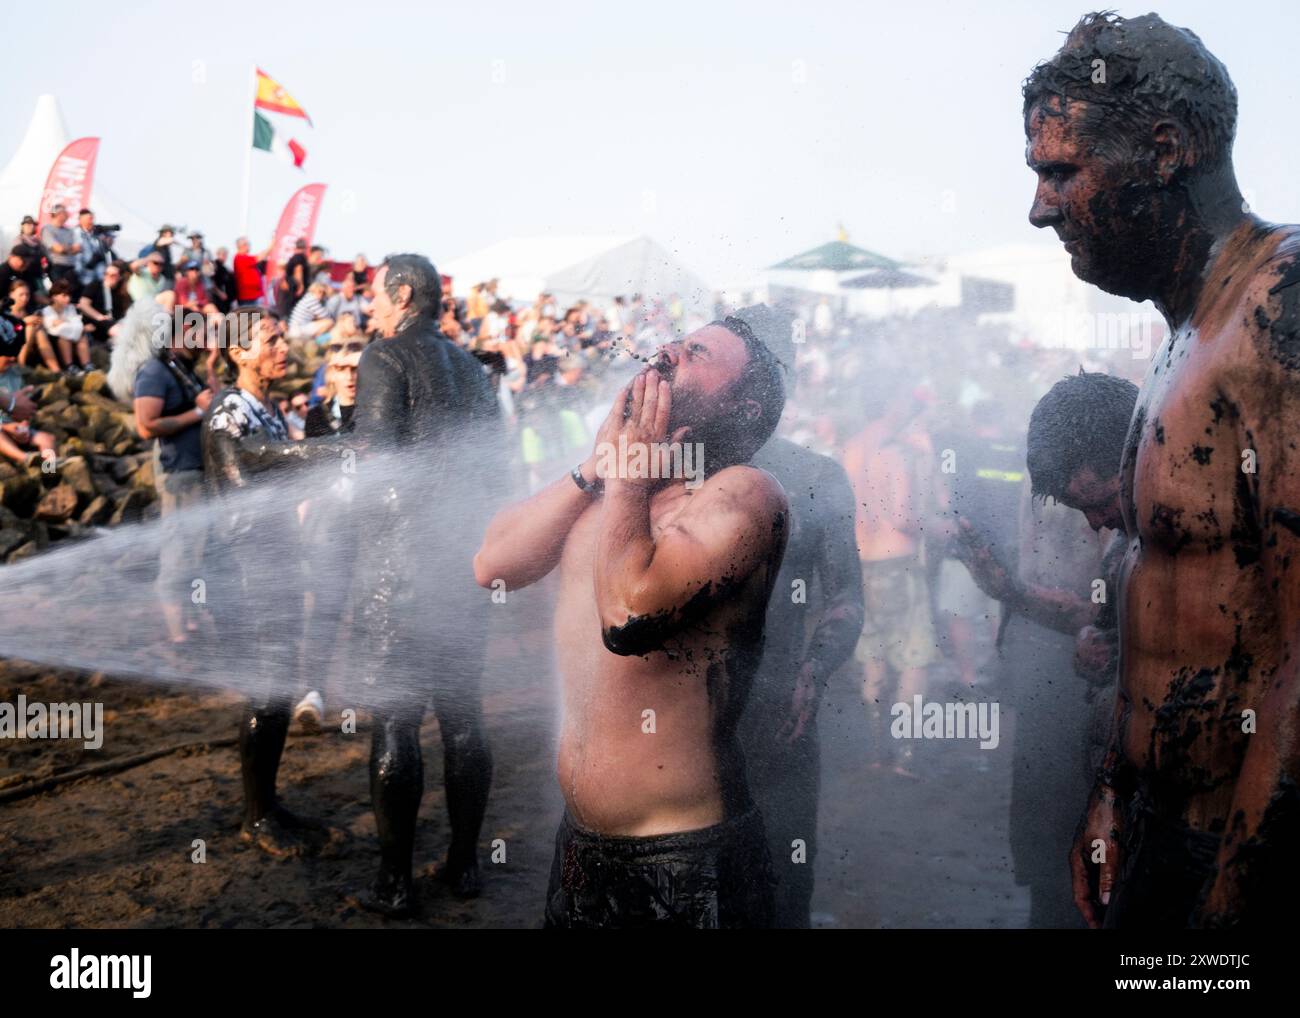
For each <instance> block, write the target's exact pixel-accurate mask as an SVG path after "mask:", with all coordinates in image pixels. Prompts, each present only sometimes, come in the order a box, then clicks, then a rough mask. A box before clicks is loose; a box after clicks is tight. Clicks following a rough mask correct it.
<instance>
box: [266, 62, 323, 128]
mask: <svg viewBox="0 0 1300 1018" xmlns="http://www.w3.org/2000/svg"><path fill="white" fill-rule="evenodd" d="M253 105H254V106H255V107H256V108H257V109H259V110H269V111H270V112H272V113H283V114H285V115H286V116H290V117H302V119H303V120H305V121H307V123H309V124H310V123H311V117H309V116H307V111H306V110H304V109H303V108H302V107H301V106H299V105H298V103H297V101H296V100H295V99H294V98H293V96H291V95H290V94H289V93H288V92H286V91H285V90H284V87H283V86H282V85H281V84H280V83H279V82H278V81H276V80H275V79H274V78H272V77H270V76H269V75H268V74H267V73H266V72H265V71H263V70H262V69H261V68H260V67H259V68H258V69H257V96H256V98H255V99H254V100H253Z"/></svg>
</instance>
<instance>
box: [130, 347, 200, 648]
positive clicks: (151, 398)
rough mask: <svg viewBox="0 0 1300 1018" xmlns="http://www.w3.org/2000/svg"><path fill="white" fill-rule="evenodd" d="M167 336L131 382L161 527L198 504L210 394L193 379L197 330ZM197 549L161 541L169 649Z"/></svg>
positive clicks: (177, 638) (179, 631) (178, 636)
mask: <svg viewBox="0 0 1300 1018" xmlns="http://www.w3.org/2000/svg"><path fill="white" fill-rule="evenodd" d="M195 330H196V331H195V332H193V333H182V334H181V335H177V334H176V333H175V332H172V333H170V334H169V336H168V342H167V344H166V345H165V346H164V347H163V348H162V349H161V350H160V351H159V352H158V356H156V357H154V358H153V359H151V360H148V361H146V362H145V363H144V364H143V365H141V367H140V369H139V371H137V372H136V376H135V386H134V393H135V398H134V402H135V423H136V429H137V431H138V432H139V434H140V437H141V438H156V439H157V440H158V441H157V443H156V449H155V457H154V484H155V487H156V488H157V490H158V498H159V500H160V504H161V505H160V507H161V510H162V518H163V527H164V529H166V528H167V527H168V525H169V521H170V518H171V517H173V516H174V514H175V513H176V512H178V511H179V510H182V509H185V508H187V507H188V506H191V505H194V504H196V503H198V502H201V501H202V500H203V448H202V428H201V427H200V425H201V424H202V422H203V415H204V414H205V413H206V412H207V409H208V405H209V404H210V403H211V402H212V390H211V389H209V388H207V387H206V386H205V385H204V383H203V382H202V381H200V379H199V377H198V376H197V375H196V374H195V371H194V368H195V364H196V363H197V356H198V350H200V349H201V348H202V336H203V333H202V330H201V327H198V326H195ZM202 551H203V549H202V545H201V544H200V545H199V546H198V547H192V546H191V547H185V546H183V544H182V542H181V541H179V540H176V539H168V540H164V541H163V543H162V552H161V554H160V556H159V560H158V598H159V601H160V602H161V604H162V609H163V618H164V620H165V621H166V624H167V631H168V634H169V635H170V637H171V639H172V642H173V643H182V642H184V640H185V630H184V627H183V625H182V618H181V611H182V606H183V605H185V604H188V603H189V598H188V585H189V576H190V575H192V573H193V565H192V564H193V563H195V562H197V561H198V560H199V558H200V557H201V555H202Z"/></svg>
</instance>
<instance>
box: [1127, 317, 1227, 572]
mask: <svg viewBox="0 0 1300 1018" xmlns="http://www.w3.org/2000/svg"><path fill="white" fill-rule="evenodd" d="M1224 343H1225V337H1224V336H1222V335H1203V334H1202V335H1198V334H1197V333H1195V332H1193V331H1191V330H1185V331H1183V332H1180V333H1178V334H1176V335H1175V336H1173V337H1172V339H1171V340H1170V341H1168V342H1167V343H1166V344H1165V346H1163V347H1162V348H1161V349H1160V350H1159V351H1158V352H1157V354H1156V358H1155V361H1154V362H1153V364H1152V366H1151V369H1150V370H1149V371H1148V373H1147V377H1146V381H1145V382H1144V383H1143V387H1142V393H1141V395H1140V397H1139V399H1138V405H1137V408H1136V411H1135V413H1134V417H1133V422H1132V425H1131V428H1130V432H1129V438H1128V443H1127V448H1126V451H1125V460H1124V463H1123V474H1122V477H1123V480H1124V491H1123V497H1124V503H1125V513H1126V514H1127V515H1128V517H1129V528H1130V532H1131V533H1134V532H1135V533H1136V534H1137V535H1138V536H1139V538H1140V539H1141V547H1142V551H1143V553H1144V554H1157V555H1159V554H1167V555H1180V554H1183V553H1191V554H1195V553H1196V552H1204V553H1211V554H1212V553H1216V552H1220V551H1229V550H1234V549H1235V550H1240V551H1242V552H1243V553H1248V551H1249V547H1248V546H1249V545H1250V543H1251V539H1252V534H1251V533H1250V529H1251V528H1250V526H1249V524H1248V519H1249V514H1248V513H1247V512H1246V509H1247V505H1246V498H1247V494H1248V486H1247V485H1246V484H1245V483H1244V482H1245V477H1246V476H1247V475H1246V472H1245V471H1243V466H1245V467H1247V468H1249V467H1250V463H1249V462H1248V461H1247V460H1248V455H1249V454H1250V450H1249V449H1248V448H1246V445H1247V443H1246V442H1245V441H1244V440H1243V438H1244V436H1243V435H1242V432H1241V420H1240V414H1239V409H1238V407H1237V406H1236V405H1235V404H1234V403H1233V401H1232V400H1231V399H1230V398H1229V397H1228V396H1227V395H1226V394H1225V393H1224V392H1223V391H1222V388H1221V385H1220V381H1219V379H1220V378H1221V370H1220V366H1219V365H1218V364H1217V363H1216V357H1215V353H1216V348H1218V349H1222V347H1223V345H1224ZM1242 564H1244V563H1242Z"/></svg>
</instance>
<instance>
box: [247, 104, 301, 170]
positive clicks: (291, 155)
mask: <svg viewBox="0 0 1300 1018" xmlns="http://www.w3.org/2000/svg"><path fill="white" fill-rule="evenodd" d="M253 148H256V149H261V151H263V152H270V153H272V154H273V155H277V156H279V157H280V158H281V159H283V160H284V161H285V162H287V163H293V165H294V166H296V167H298V169H300V170H301V169H302V164H303V161H304V160H305V159H306V158H307V150H306V149H305V148H303V147H302V146H301V145H300V144H298V139H297V138H290V139H289V140H288V141H285V140H284V139H282V138H281V137H280V136H279V135H278V134H276V132H275V128H274V127H272V126H271V121H269V120H267V119H266V117H264V116H262V114H260V113H258V112H257V111H256V110H254V111H253Z"/></svg>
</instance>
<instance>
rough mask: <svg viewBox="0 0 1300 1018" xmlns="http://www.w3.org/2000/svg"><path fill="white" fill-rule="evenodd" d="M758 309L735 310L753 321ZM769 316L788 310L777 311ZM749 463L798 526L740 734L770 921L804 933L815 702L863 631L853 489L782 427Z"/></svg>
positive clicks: (788, 346) (783, 345) (781, 330)
mask: <svg viewBox="0 0 1300 1018" xmlns="http://www.w3.org/2000/svg"><path fill="white" fill-rule="evenodd" d="M758 310H759V309H755V308H750V309H746V310H744V311H740V312H737V314H738V315H740V316H741V317H742V318H745V317H753V316H754V315H755V314H756V313H757V312H758ZM770 317H771V318H773V319H779V318H781V317H783V316H780V315H779V314H778V313H775V312H771V313H770ZM762 335H763V336H764V338H765V340H766V342H767V343H768V346H769V347H770V348H771V349H772V351H773V353H774V354H775V356H776V357H777V359H778V360H779V361H781V363H782V364H784V365H786V367H787V369H788V370H789V371H791V372H793V370H794V345H793V343H792V342H791V341H790V339H789V337H790V336H791V330H790V325H789V322H788V321H786V322H780V321H773V322H771V323H769V324H767V325H766V327H764V329H763V332H762ZM782 340H784V341H782ZM750 463H751V465H753V466H756V467H760V468H762V469H763V470H766V471H767V472H768V473H770V474H771V475H772V476H773V477H775V478H776V479H777V480H778V481H780V482H781V487H783V488H784V489H785V492H786V495H787V497H788V498H789V500H790V531H789V538H788V539H787V543H786V548H785V558H784V559H783V560H782V563H781V571H780V573H779V574H778V575H777V580H776V585H775V586H774V587H773V588H772V597H771V599H770V600H769V601H768V605H767V620H766V623H765V632H766V634H767V639H766V644H765V646H764V650H763V662H762V664H761V665H760V666H759V669H758V672H757V673H756V674H755V676H754V684H753V687H752V689H751V690H750V695H749V702H748V703H747V704H746V705H745V713H744V714H743V715H742V716H741V719H740V738H741V744H742V745H743V746H744V750H745V765H746V767H747V769H748V773H749V784H750V791H751V793H752V794H753V796H754V800H755V801H756V802H757V804H758V807H759V810H760V812H761V813H762V814H763V822H764V825H765V826H766V829H767V838H768V847H769V850H770V851H771V855H772V872H773V876H774V877H775V879H776V888H775V896H776V911H775V919H774V922H773V925H774V926H777V927H780V928H785V929H806V928H807V927H808V926H809V925H810V919H811V905H812V893H813V876H814V874H813V866H814V862H815V859H816V851H817V842H816V838H817V803H818V790H819V786H820V767H821V744H820V739H819V737H818V734H817V708H818V706H819V704H820V700H821V694H822V690H823V689H824V688H825V685H826V682H827V680H828V679H829V678H830V677H831V675H833V674H834V673H835V671H836V670H837V669H838V668H839V667H840V665H842V664H843V663H844V662H845V661H847V660H848V659H849V657H850V656H851V655H852V653H853V649H854V647H855V646H856V645H857V641H858V635H859V634H860V633H861V632H862V620H863V611H864V608H863V594H862V573H861V570H860V569H859V567H858V553H857V547H856V545H855V543H854V533H853V519H854V497H853V489H852V488H851V487H850V485H849V479H848V475H846V474H845V473H844V468H843V467H841V466H840V465H839V464H838V463H836V462H835V461H834V460H833V459H830V458H829V457H827V456H822V455H819V454H818V453H815V452H813V451H811V450H810V449H805V448H804V447H803V446H800V445H796V444H795V443H794V442H791V441H790V440H788V439H786V438H782V437H780V436H779V435H774V436H773V437H772V438H771V439H769V440H768V442H767V444H766V445H765V446H763V448H761V449H760V450H759V451H758V452H757V453H755V454H754V456H753V457H752V458H751V459H750ZM813 620H815V624H814V623H813ZM810 627H811V635H809V629H810ZM796 842H798V844H796Z"/></svg>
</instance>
